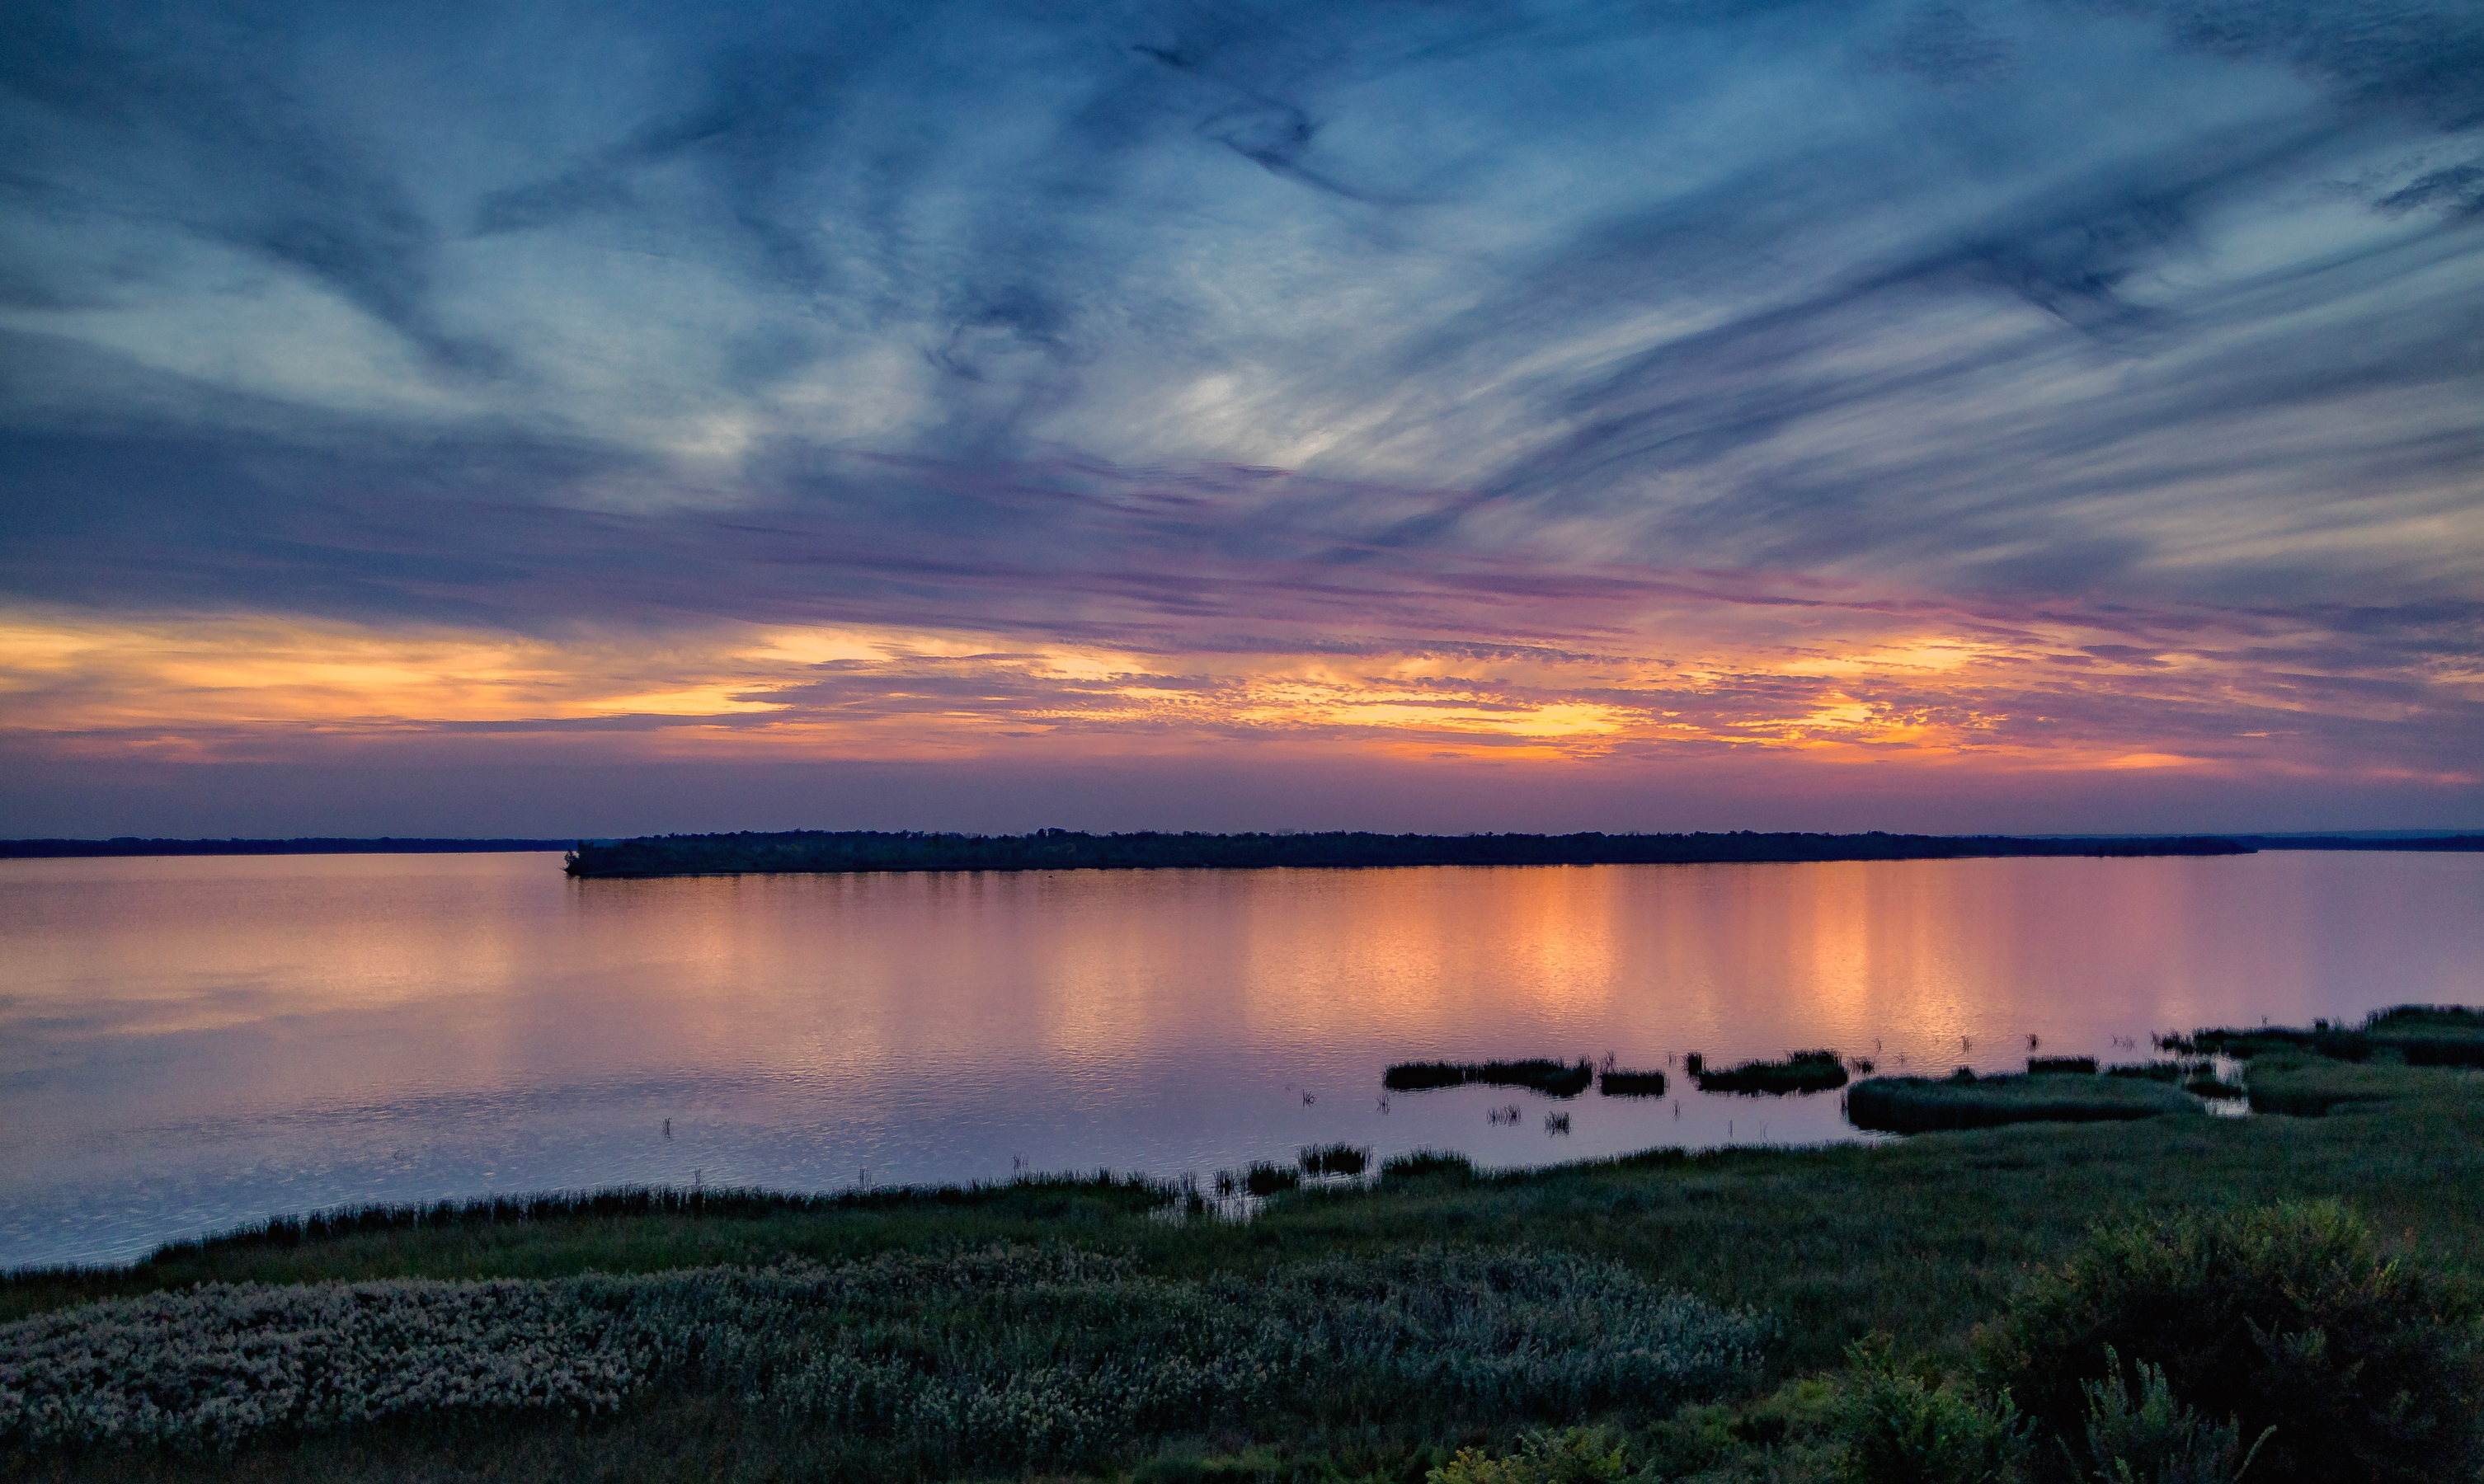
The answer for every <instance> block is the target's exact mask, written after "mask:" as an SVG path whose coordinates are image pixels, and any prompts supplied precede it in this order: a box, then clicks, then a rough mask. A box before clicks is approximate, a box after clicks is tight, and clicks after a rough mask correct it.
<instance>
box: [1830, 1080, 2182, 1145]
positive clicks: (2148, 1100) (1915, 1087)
mask: <svg viewBox="0 0 2484 1484" xmlns="http://www.w3.org/2000/svg"><path fill="white" fill-rule="evenodd" d="M2199 1108H2200V1105H2199V1103H2198V1102H2197V1101H2195V1100H2193V1099H2192V1098H2191V1097H2190V1096H2189V1095H2188V1094H2186V1093H2182V1092H2181V1091H2180V1090H2178V1089H2176V1088H2174V1087H2171V1086H2168V1085H2166V1084H2164V1083H2161V1082H2157V1081H2154V1080H2152V1079H2148V1078H2135V1077H2096V1076H2081V1075H2049V1074H2047V1075H2031V1076H2023V1077H2022V1076H2002V1077H1977V1076H1974V1075H1973V1074H1972V1073H1969V1074H1967V1075H1965V1076H1952V1077H1949V1078H1945V1079H1942V1080H1940V1081H1934V1080H1932V1079H1931V1078H1929V1077H1874V1078H1872V1079H1870V1080H1868V1081H1864V1082H1858V1083H1856V1084H1855V1085H1854V1086H1853V1088H1852V1089H1850V1091H1849V1092H1848V1093H1847V1094H1846V1117H1847V1120H1848V1121H1850V1122H1851V1123H1852V1124H1853V1125H1854V1126H1855V1127H1857V1128H1868V1129H1873V1130H1876V1131H1878V1132H1881V1133H1893V1134H1916V1133H1925V1132H1929V1131H1931V1130H1934V1129H1958V1128H1997V1127H1999V1126H2001V1125H2003V1124H2007V1123H2054V1122H2059V1123H2088V1122H2099V1121H2106V1120H2123V1119H2152V1118H2156V1117H2158V1116H2160V1115H2163V1114H2180V1113H2196V1112H2198V1111H2199Z"/></svg>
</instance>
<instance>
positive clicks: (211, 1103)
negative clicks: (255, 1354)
mask: <svg viewBox="0 0 2484 1484" xmlns="http://www.w3.org/2000/svg"><path fill="white" fill-rule="evenodd" d="M2479 965H2484V857H2478V856H2473V855H2468V856H2456V855H2417V854H2402V855H2400V854H2379V853H2370V854H2365V853H2354V854H2309V853H2306V854H2267V855H2256V856H2245V857H2237V858H2226V859H2195V860H2177V859H2168V860H2128V861H2098V860H2000V861H1939V862H1934V861H1925V862H1903V863H1875V864H1834V865H1799V866H1688V867H1685V866H1596V867H1541V868H1517V869H1509V868H1503V869H1497V870H1476V869H1460V868H1445V869H1421V870H1396V871H1360V872H1357V871H1330V872H1290V871H1267V872H1212V871H1180V872H1118V873H1108V872H1066V873H1058V874H1049V875H1039V874H1027V875H997V874H995V875H972V874H961V875H947V876H878V877H742V878H714V879H700V880H673V881H591V882H573V881H571V880H569V879H567V878H566V877H563V876H562V875H561V873H560V864H559V858H558V857H557V856H553V855H450V856H297V857H246V858H236V859H208V858H157V859H142V860H67V861H8V862H0V976H5V977H0V1266H10V1265H15V1264H21V1263H35V1262H60V1261H98V1260H107V1259H123V1258H127V1257H130V1256H133V1255H138V1254H140V1253H142V1252H144V1251H145V1250H146V1249H147V1248H148V1247H149V1246H150V1245H151V1244H153V1243H155V1242H157V1241H160V1240H162V1239H164V1238H167V1237H172V1236H178V1235H184V1234H191V1233H196V1232H199V1231H202V1230H204V1229H209V1228H218V1227H223V1226H228V1225H230V1224H233V1223H236V1222H239V1221H243V1220H246V1219H250V1218H254V1217H258V1216H264V1215H266V1214H269V1213H271V1212H277V1211H298V1210H303V1209H308V1208H311V1207H316V1206H321V1205H328V1204H334V1203H338V1202H342V1201H407V1200H416V1199H433V1198H437V1197H441V1196H474V1195H480V1194H484V1193H487V1192H512V1191H530V1190H538V1189H544V1188H550V1187H575V1186H586V1185H601V1184H613V1183H622V1182H664V1183H689V1181H691V1180H692V1179H693V1178H696V1179H701V1180H704V1181H706V1182H707V1183H709V1184H746V1183H747V1184H766V1185H772V1186H779V1187H793V1188H803V1189H830V1188H843V1187H849V1186H851V1185H854V1184H855V1183H857V1182H858V1181H862V1180H866V1179H867V1180H869V1181H871V1182H873V1183H876V1184H886V1183H919V1182H944V1181H960V1180H971V1179H992V1178H1006V1177H1007V1176H1009V1175H1010V1174H1011V1173H1012V1171H1013V1170H1015V1169H1019V1168H1025V1169H1029V1170H1039V1171H1055V1170H1068V1169H1078V1170H1093V1169H1094V1168H1096V1167H1098V1166H1106V1167H1110V1168H1113V1169H1116V1170H1138V1171H1143V1172H1147V1173H1149V1174H1159V1175H1177V1174H1182V1173H1184V1172H1195V1173H1197V1174H1200V1175H1201V1176H1202V1178H1204V1177H1206V1176H1208V1175H1211V1174H1213V1173H1214V1172H1215V1171H1216V1170H1218V1169H1220V1168H1238V1167H1240V1166H1241V1165H1243V1164H1244V1163H1246V1162H1247V1161H1250V1160H1253V1159H1260V1158H1275V1159H1281V1160H1283V1159H1290V1158H1291V1156H1292V1154H1293V1152H1294V1150H1295V1149H1296V1148H1297V1147H1300V1146H1302V1145H1305V1144H1310V1143H1313V1142H1327V1141H1332V1140H1344V1141H1351V1142H1353V1143H1356V1144H1364V1145H1370V1146H1373V1147H1376V1148H1377V1149H1378V1150H1379V1152H1380V1153H1381V1154H1383V1155H1386V1154H1388V1153H1391V1152H1394V1151H1399V1150H1404V1149H1408V1148H1414V1147H1453V1148H1457V1149H1462V1150H1465V1151H1467V1152H1469V1153H1470V1154H1472V1155H1473V1156H1474V1157H1475V1158H1476V1159H1477V1160H1478V1161H1479V1162H1482V1163H1485V1164H1489V1165H1495V1166H1510V1165H1525V1164H1536V1163H1543V1162H1547V1161H1552V1160H1559V1159H1572V1158H1580V1157H1583V1156H1588V1155H1596V1154H1605V1153H1612V1152H1619V1151H1623V1150H1629V1149H1635V1148H1642V1147H1648V1146H1651V1145H1687V1146H1693V1147H1698V1146H1708V1145H1715V1144H1721V1143H1727V1142H1733V1143H1760V1142H1767V1143H1773V1144H1784V1143H1808V1142H1816V1141H1820V1140H1824V1139H1836V1138H1850V1137H1855V1135H1854V1134H1853V1133H1852V1131H1851V1130H1850V1129H1848V1128H1847V1127H1846V1126H1845V1125H1844V1123H1843V1120H1842V1119H1841V1117H1840V1113H1839V1107H1838V1102H1837V1099H1836V1097H1835V1096H1834V1095H1833V1094H1832V1095H1827V1096H1820V1097H1811V1098H1782V1099H1778V1098H1735V1097H1726V1096H1716V1097H1707V1096H1702V1095H1700V1094H1699V1093H1695V1092H1691V1093H1681V1095H1679V1096H1678V1097H1667V1098H1664V1099H1661V1100H1657V1101H1635V1100H1622V1099H1607V1098H1602V1097H1599V1096H1596V1095H1594V1094H1592V1093H1591V1094H1589V1095H1587V1096H1584V1097H1580V1098H1578V1099H1576V1100H1573V1101H1571V1102H1568V1103H1566V1104H1561V1105H1558V1106H1561V1107H1563V1108H1565V1109H1566V1110H1567V1111H1568V1112H1569V1113H1570V1114H1571V1116H1572V1118H1571V1131H1570V1132H1569V1133H1568V1134H1567V1135H1556V1134H1552V1133H1548V1132H1547V1130H1546V1128H1545V1126H1544V1122H1543V1119H1542V1115H1543V1113H1544V1112H1546V1111H1547V1110H1549V1109H1551V1108H1553V1107H1554V1106H1555V1105H1554V1104H1552V1103H1550V1102H1548V1101H1547V1100H1545V1099H1542V1098H1538V1097H1534V1096H1532V1095H1530V1094H1526V1093H1510V1092H1507V1091H1502V1090H1487V1089H1480V1088H1477V1089H1461V1090H1458V1091H1454V1092H1445V1093H1400V1094H1398V1095H1396V1096H1395V1097H1394V1098H1392V1099H1389V1100H1388V1101H1387V1102H1386V1104H1385V1106H1384V1102H1383V1099H1382V1098H1381V1096H1380V1073H1381V1069H1382V1068H1383V1067H1384V1066H1386V1065H1387V1064H1388V1063H1390V1062H1392V1061H1398V1060H1406V1059H1413V1058H1430V1057H1448V1058H1457V1059H1469V1058H1486V1057H1495V1056H1521V1055H1553V1056H1564V1057H1576V1056H1579V1055H1581V1054H1588V1055H1594V1056H1598V1057H1601V1056H1603V1055H1604V1054H1605V1053H1606V1052H1607V1051H1609V1052H1612V1053H1614V1054H1615V1055H1616V1056H1617V1057H1618V1058H1619V1059H1620V1062H1621V1064H1622V1065H1623V1066H1658V1067H1664V1066H1675V1071H1676V1078H1675V1080H1676V1086H1677V1089H1679V1086H1680V1084H1681V1082H1682V1080H1683V1079H1681V1078H1680V1076H1679V1068H1678V1065H1676V1064H1678V1058H1679V1057H1680V1055H1681V1053H1683V1052H1686V1051H1700V1052H1704V1053H1705V1054H1706V1055H1707V1056H1708V1057H1709V1058H1710V1059H1711V1060H1712V1061H1730V1060H1734V1059H1740V1058H1744V1057H1751V1056H1763V1055H1767V1056H1773V1055H1777V1054H1780V1053H1783V1052H1785V1051H1787V1050H1789V1049H1792V1048H1796V1047H1810V1046H1830V1047H1835V1048H1837V1049H1839V1050H1841V1051H1845V1052H1847V1053H1849V1054H1863V1055H1873V1054H1875V1053H1876V1052H1877V1055H1878V1058H1879V1060H1880V1062H1881V1064H1882V1066H1883V1068H1884V1069H1892V1070H1894V1069H1898V1068H1899V1067H1901V1066H1906V1067H1910V1068H1912V1069H1927V1068H1929V1069H1931V1070H1935V1071H1945V1070H1947V1069H1948V1068H1949V1067H1951V1066H1957V1065H1958V1064H1960V1063H1967V1064H1971V1065H1973V1066H1977V1067H1979V1068H1982V1069H1985V1070H1996V1069H2004V1068H2014V1067H2016V1066H2020V1065H2021V1064H2022V1062H2023V1058H2024V1057H2025V1055H2026V1050H2027V1039H2028V1037H2029V1036H2031V1035H2033V1036H2039V1037H2040V1038H2041V1039H2042V1043H2043V1050H2044V1051H2045V1052H2046V1053H2054V1052H2062V1053H2078V1052H2090V1053H2095V1054H2098V1055H2101V1056H2107V1057H2111V1056H2113V1055H2115V1054H2116V1047H2115V1041H2114V1039H2115V1038H2117V1037H2120V1038H2130V1039H2136V1040H2138V1042H2139V1045H2140V1047H2141V1050H2140V1051H2130V1050H2124V1051H2122V1052H2121V1053H2120V1054H2121V1055H2123V1056H2124V1057H2133V1056H2137V1055H2140V1054H2142V1053H2143V1052H2144V1049H2145V1046H2146V1040H2145V1038H2146V1037H2147V1034H2148V1033H2149V1032H2150V1031H2152V1030H2157V1029H2165V1028H2178V1027H2190V1026H2195V1025H2201V1024H2207V1023H2218V1022H2233V1021H2257V1020H2258V1019H2259V1018H2260V1017H2262V1016H2268V1017H2270V1018H2272V1019H2275V1020H2277V1021H2279V1022H2286V1021H2303V1020H2308V1019H2309V1018H2310V1017H2312V1016H2315V1015H2327V1016H2333V1017H2335V1016H2359V1015H2361V1014H2362V1013H2363V1012H2365V1011H2367V1010H2370V1009H2373V1008H2375V1007H2378V1006H2382V1005H2387V1004H2393V1003H2398V1002H2402V1001H2409V1000H2424V1001H2467V1002H2474V1001H2479V1000H2484V983H2479ZM1512 1102H1515V1103H1517V1104H1519V1105H1520V1106H1521V1107H1522V1109H1523V1115H1522V1117H1521V1119H1520V1120H1519V1121H1518V1122H1517V1123H1516V1124H1515V1126H1505V1125H1497V1124H1493V1123H1490V1122H1488V1121H1487V1120H1486V1112H1487V1110H1489V1109H1492V1108H1496V1107H1499V1106H1502V1105H1505V1104H1508V1103H1512ZM665 1120H670V1123H671V1132H670V1136H669V1137H667V1136H666V1134H665V1132H664V1125H665Z"/></svg>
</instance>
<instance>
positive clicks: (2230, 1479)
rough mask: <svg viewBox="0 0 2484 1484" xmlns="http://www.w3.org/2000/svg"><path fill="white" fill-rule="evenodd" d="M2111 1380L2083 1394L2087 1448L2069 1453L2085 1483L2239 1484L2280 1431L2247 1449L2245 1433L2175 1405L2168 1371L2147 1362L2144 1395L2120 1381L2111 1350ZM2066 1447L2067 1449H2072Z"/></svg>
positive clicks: (2142, 1369)
mask: <svg viewBox="0 0 2484 1484" xmlns="http://www.w3.org/2000/svg"><path fill="white" fill-rule="evenodd" d="M2105 1361H2106V1368H2107V1374H2106V1376H2105V1379H2104V1380H2102V1381H2091V1382H2088V1383H2087V1384H2086V1385H2085V1386H2084V1387H2082V1388H2081V1389H2080V1390H2082V1391H2083V1392H2085V1394H2086V1396H2087V1399H2088V1420H2087V1427H2086V1431H2085V1435H2084V1437H2083V1438H2082V1439H2081V1440H2080V1442H2081V1444H2084V1445H2083V1446H2080V1447H2074V1448H2070V1450H2069V1451H2070V1459H2071V1462H2072V1463H2073V1465H2075V1466H2077V1467H2078V1468H2079V1469H2080V1470H2081V1474H2080V1476H2081V1477H2082V1478H2083V1479H2092V1480H2093V1481H2095V1484H2235V1481H2237V1480H2239V1479H2240V1478H2241V1477H2242V1476H2243V1474H2244V1472H2245V1471H2248V1470H2249V1469H2250V1468H2251V1466H2252V1462H2253V1460H2254V1459H2255V1458H2256V1457H2257V1456H2258V1453H2259V1450H2260V1448H2261V1447H2262V1446H2263V1445H2264V1444H2267V1442H2268V1440H2269V1437H2270V1436H2271V1434H2272V1433H2273V1432H2274V1431H2275V1429H2263V1430H2262V1431H2261V1433H2260V1435H2259V1436H2258V1437H2257V1438H2256V1439H2255V1440H2253V1442H2252V1445H2251V1446H2250V1447H2248V1448H2246V1447H2244V1446H2243V1445H2242V1429H2240V1428H2239V1427H2237V1426H2235V1425H2234V1424H2233V1423H2232V1422H2225V1423H2222V1424H2220V1423H2212V1422H2210V1421H2208V1420H2207V1419H2206V1418H2204V1417H2201V1416H2200V1415H2199V1414H2198V1413H2196V1412H2193V1411H2192V1410H2191V1409H2190V1408H2188V1407H2185V1406H2183V1405H2182V1404H2181V1403H2180V1402H2178V1401H2175V1400H2174V1389H2173V1388H2172V1387H2170V1386H2167V1385H2166V1384H2165V1370H2164V1367H2162V1366H2158V1365H2150V1364H2148V1363H2147V1362H2145V1361H2142V1362H2140V1363H2139V1364H2138V1367H2137V1369H2138V1371H2139V1382H2140V1384H2139V1389H2138V1390H2137V1391H2136V1392H2134V1391H2133V1390H2132V1389H2131V1387H2130V1385H2129V1383H2128V1382H2127V1381H2125V1380H2124V1379H2123V1378H2122V1373H2121V1361H2120V1357H2119V1356H2117V1355H2115V1354H2114V1353H2113V1351H2112V1348H2111V1347H2110V1346H2108V1347H2107V1348H2106V1351H2105ZM2065 1446H2066V1447H2068V1446H2069V1445H2068V1444H2065Z"/></svg>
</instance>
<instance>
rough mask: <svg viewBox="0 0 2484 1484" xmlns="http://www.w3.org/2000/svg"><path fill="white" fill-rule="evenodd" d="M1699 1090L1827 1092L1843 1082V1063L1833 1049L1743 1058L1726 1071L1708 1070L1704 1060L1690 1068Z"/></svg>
mask: <svg viewBox="0 0 2484 1484" xmlns="http://www.w3.org/2000/svg"><path fill="white" fill-rule="evenodd" d="M1690 1075H1691V1076H1693V1077H1695V1078H1697V1079H1698V1081H1699V1091H1700V1092H1702V1093H1753V1094H1760V1095H1767V1096H1779V1095H1782V1094H1785V1093H1827V1092H1833V1091H1835V1090H1836V1089H1838V1088H1842V1087H1844V1086H1846V1081H1847V1075H1846V1064H1845V1063H1844V1062H1842V1061H1840V1060H1838V1056H1837V1053H1836V1052H1834V1051H1796V1052H1795V1053H1793V1054H1792V1055H1790V1056H1788V1057H1787V1058H1786V1059H1785V1060H1784V1061H1782V1062H1744V1063H1743V1064H1742V1065H1741V1066H1737V1067H1734V1068H1733V1069H1731V1070H1729V1071H1709V1070H1707V1069H1706V1067H1705V1066H1704V1064H1703V1065H1702V1066H1693V1067H1691V1068H1690Z"/></svg>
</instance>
